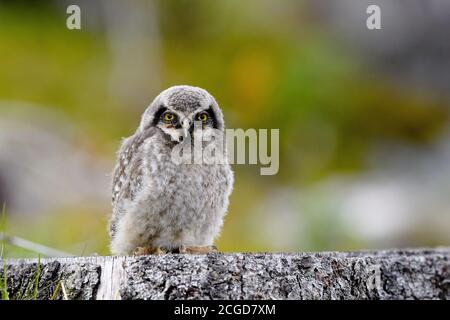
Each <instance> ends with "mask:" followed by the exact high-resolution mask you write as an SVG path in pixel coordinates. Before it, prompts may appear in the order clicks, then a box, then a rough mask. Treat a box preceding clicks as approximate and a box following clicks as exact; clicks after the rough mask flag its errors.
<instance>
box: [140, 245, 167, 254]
mask: <svg viewBox="0 0 450 320" xmlns="http://www.w3.org/2000/svg"><path fill="white" fill-rule="evenodd" d="M164 253H166V252H165V251H163V250H161V248H160V247H157V248H154V247H137V248H136V250H134V252H133V255H135V256H145V255H149V254H157V255H159V254H164Z"/></svg>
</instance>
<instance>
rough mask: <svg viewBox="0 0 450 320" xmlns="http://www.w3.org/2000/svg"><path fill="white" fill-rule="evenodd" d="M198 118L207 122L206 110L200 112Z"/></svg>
mask: <svg viewBox="0 0 450 320" xmlns="http://www.w3.org/2000/svg"><path fill="white" fill-rule="evenodd" d="M197 120H200V121H202V122H205V121H206V120H208V114H207V113H205V112H203V113H200V114H199V115H198V116H197Z"/></svg>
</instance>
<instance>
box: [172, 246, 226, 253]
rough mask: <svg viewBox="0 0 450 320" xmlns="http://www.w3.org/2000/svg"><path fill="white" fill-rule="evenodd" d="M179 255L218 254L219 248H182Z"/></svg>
mask: <svg viewBox="0 0 450 320" xmlns="http://www.w3.org/2000/svg"><path fill="white" fill-rule="evenodd" d="M178 250H179V253H189V254H207V253H210V252H217V248H216V247H215V246H206V247H180V248H179V249H178Z"/></svg>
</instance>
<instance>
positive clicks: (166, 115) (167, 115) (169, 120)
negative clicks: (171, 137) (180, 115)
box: [163, 112, 175, 122]
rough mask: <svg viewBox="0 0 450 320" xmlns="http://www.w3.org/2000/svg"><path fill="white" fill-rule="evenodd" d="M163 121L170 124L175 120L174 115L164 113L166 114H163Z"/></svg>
mask: <svg viewBox="0 0 450 320" xmlns="http://www.w3.org/2000/svg"><path fill="white" fill-rule="evenodd" d="M163 119H164V121H167V122H171V121H173V120H174V119H175V115H174V114H173V113H170V112H166V113H164V117H163Z"/></svg>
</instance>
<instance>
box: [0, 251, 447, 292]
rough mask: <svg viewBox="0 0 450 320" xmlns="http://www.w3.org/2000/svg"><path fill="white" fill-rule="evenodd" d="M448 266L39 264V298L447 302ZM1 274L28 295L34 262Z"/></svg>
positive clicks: (392, 257) (222, 259) (324, 258)
mask: <svg viewBox="0 0 450 320" xmlns="http://www.w3.org/2000/svg"><path fill="white" fill-rule="evenodd" d="M449 261H450V248H438V249H415V250H389V251H374V252H349V253H339V252H322V253H281V254H270V253H267V254H254V253H248V254H242V253H236V254H220V253H213V254H208V255H180V254H168V255H161V256H140V257H78V258H54V259H41V261H40V273H39V285H38V291H37V298H38V299H49V298H50V297H52V296H53V295H54V293H55V291H56V292H57V294H56V295H55V296H56V298H57V299H63V298H67V299H450V262H449ZM6 270H7V283H8V292H9V296H10V298H19V297H22V298H24V297H27V296H28V297H29V296H30V295H29V294H28V295H27V294H26V291H27V290H28V292H29V291H30V290H31V291H33V290H34V283H35V280H36V270H37V260H13V259H12V260H7V265H6ZM0 275H1V277H2V278H3V271H0ZM60 282H62V283H63V287H64V292H65V294H64V292H63V290H57V287H58V283H60ZM27 288H28V289H27Z"/></svg>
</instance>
